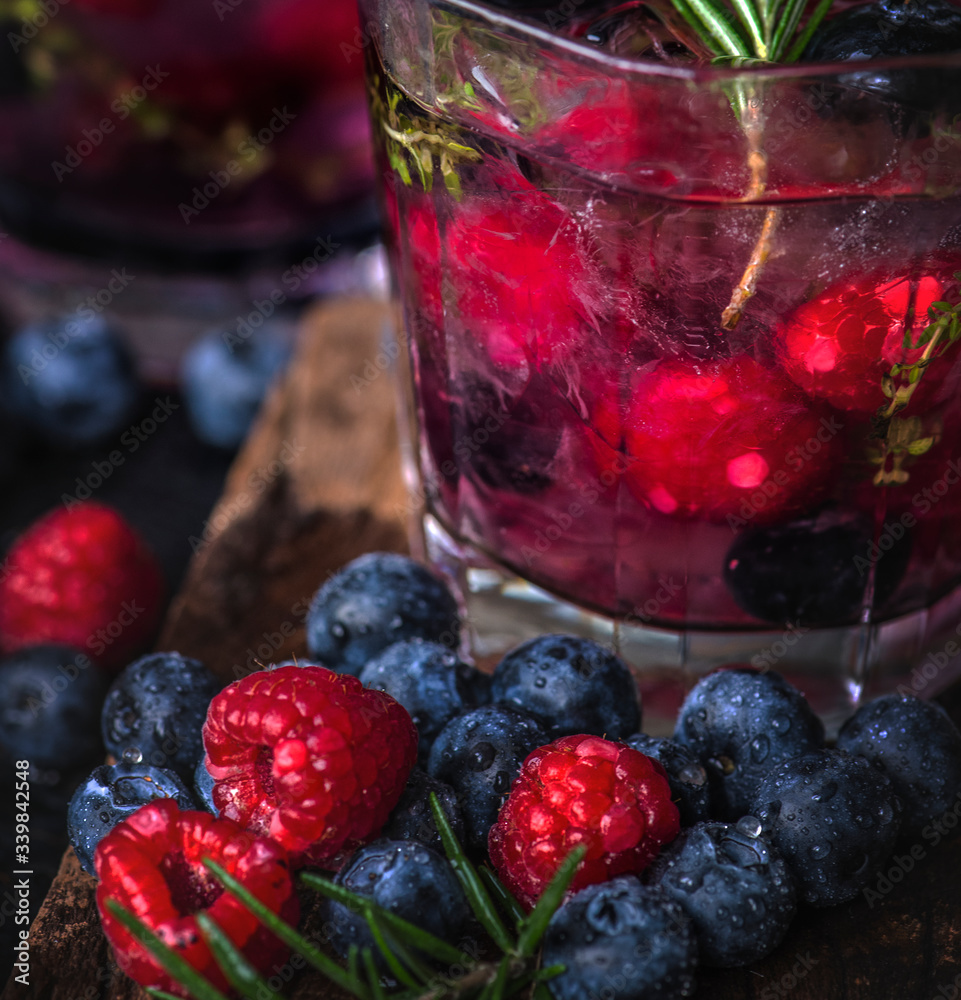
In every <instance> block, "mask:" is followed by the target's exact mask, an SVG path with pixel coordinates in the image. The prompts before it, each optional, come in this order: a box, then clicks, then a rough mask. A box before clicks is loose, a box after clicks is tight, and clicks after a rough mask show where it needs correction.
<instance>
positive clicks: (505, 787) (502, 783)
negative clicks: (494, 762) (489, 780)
mask: <svg viewBox="0 0 961 1000" xmlns="http://www.w3.org/2000/svg"><path fill="white" fill-rule="evenodd" d="M510 789H511V776H510V775H509V774H508V773H507V772H506V771H498V772H497V775H496V776H495V777H494V791H495V792H497V793H498V794H499V795H503V794H504V793H505V792H509V791H510Z"/></svg>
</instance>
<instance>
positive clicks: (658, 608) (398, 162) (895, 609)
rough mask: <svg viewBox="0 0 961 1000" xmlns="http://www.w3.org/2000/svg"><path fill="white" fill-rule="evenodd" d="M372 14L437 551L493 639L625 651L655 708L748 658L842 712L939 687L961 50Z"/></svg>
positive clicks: (947, 642) (568, 17) (945, 643)
mask: <svg viewBox="0 0 961 1000" xmlns="http://www.w3.org/2000/svg"><path fill="white" fill-rule="evenodd" d="M625 6H630V5H625ZM638 7H639V8H640V5H638ZM568 8H569V9H568ZM361 10H362V16H363V18H364V20H365V24H366V28H365V32H366V35H367V37H368V38H369V40H370V44H369V45H368V46H367V49H366V56H367V71H368V87H369V96H370V102H371V108H372V118H373V122H374V132H375V144H376V148H377V155H378V158H379V167H380V177H381V180H382V184H381V190H382V195H383V200H384V206H385V214H386V218H387V226H388V243H389V250H390V254H391V260H392V268H393V274H394V278H395V282H394V284H395V290H396V294H397V296H398V298H399V301H400V305H401V307H402V310H401V311H402V315H403V324H404V331H405V336H406V341H407V344H408V345H409V361H410V376H411V378H410V380H409V390H410V391H409V393H408V395H409V406H408V412H409V417H410V420H409V424H410V431H409V433H410V441H411V447H410V456H411V463H410V464H411V466H412V469H411V472H412V475H413V482H414V499H415V502H418V503H420V504H421V505H422V509H423V517H422V518H421V519H420V520H419V522H418V523H419V526H420V531H419V532H418V535H417V541H418V543H419V544H420V545H421V546H422V551H423V552H424V553H425V554H426V556H427V557H428V558H429V559H430V561H431V562H432V563H433V564H434V565H435V566H437V567H438V568H439V569H440V570H442V571H443V572H444V573H446V574H447V575H448V576H449V577H450V578H451V580H453V581H454V583H455V584H456V586H457V588H458V590H459V593H460V595H461V597H462V599H463V602H464V606H465V613H466V615H467V618H468V621H469V623H470V629H469V633H470V642H471V652H472V654H473V655H474V656H475V657H477V658H480V659H483V658H485V657H492V656H496V655H497V654H499V653H500V652H502V651H503V650H504V649H505V648H507V647H509V646H511V645H513V644H515V643H517V642H519V641H521V640H523V639H525V638H528V637H530V636H532V635H536V634H539V633H541V632H547V631H565V632H570V631H572V632H577V633H580V634H583V635H588V636H592V637H594V638H597V639H600V640H601V641H604V642H607V643H610V644H611V645H612V646H614V648H616V649H617V650H618V651H619V652H620V653H621V654H622V655H623V656H625V658H626V659H627V660H628V661H629V662H630V663H631V664H632V666H633V667H634V668H635V669H636V671H637V677H638V682H639V685H640V688H641V691H642V694H643V695H644V697H645V703H646V706H647V707H646V711H647V717H648V722H649V724H650V726H651V728H653V729H657V728H658V727H659V725H660V726H661V727H663V726H666V725H667V724H668V720H669V719H671V718H672V716H673V713H674V712H675V711H676V709H677V706H678V704H679V701H680V699H681V697H682V696H683V693H684V691H685V690H686V689H688V688H689V687H690V685H691V684H692V683H693V682H694V681H696V679H697V678H698V677H699V676H701V675H702V674H703V673H704V672H706V671H708V670H711V669H713V668H715V667H717V666H720V665H724V664H731V663H747V664H751V665H753V666H755V667H757V668H759V669H762V670H766V669H775V670H777V671H778V672H780V673H782V674H784V675H785V676H787V677H788V678H789V679H790V680H791V681H792V682H794V683H795V684H797V685H798V686H799V687H800V688H801V689H802V690H803V691H804V692H805V693H806V694H807V695H808V697H809V698H810V699H811V700H812V703H813V704H814V705H815V707H816V709H817V710H818V711H819V712H821V713H822V715H823V716H824V717H825V718H826V719H828V721H829V722H830V721H831V720H836V719H838V718H840V717H843V716H844V715H846V714H848V713H850V711H851V710H852V707H853V706H854V705H856V704H857V703H858V702H859V701H860V700H861V699H862V698H865V697H869V696H873V695H875V694H877V693H879V692H881V691H887V690H892V689H895V688H898V687H899V686H900V688H901V689H902V690H910V691H913V692H915V693H919V694H922V695H924V696H930V695H932V694H934V693H936V692H937V691H938V690H940V689H941V688H942V687H944V686H945V685H946V684H947V682H948V681H949V680H950V679H951V678H952V677H953V676H954V674H955V673H956V667H957V665H958V662H959V661H961V658H959V657H958V656H957V653H958V651H959V650H961V639H959V636H958V631H959V628H961V626H959V624H958V623H959V621H961V594H959V591H958V589H957V585H958V583H959V580H961V517H959V515H961V489H959V488H958V485H957V484H958V482H959V478H961V464H959V463H961V398H959V391H958V390H959V380H961V363H959V361H961V346H959V345H958V344H956V342H955V341H956V340H957V338H958V335H959V329H958V316H957V304H958V302H959V299H961V283H959V275H958V274H956V272H959V271H961V199H959V196H958V195H959V189H961V115H958V114H957V109H958V107H959V106H961V104H959V101H958V95H959V93H961V56H959V55H951V56H938V57H930V56H929V57H924V58H911V59H907V58H901V59H893V60H888V61H887V62H884V63H877V64H876V63H872V64H870V66H866V65H865V64H863V63H857V64H851V63H847V64H836V65H834V66H822V65H810V64H807V65H805V64H801V65H791V66H765V67H754V68H750V69H745V68H740V69H738V68H730V67H717V66H709V65H696V64H694V63H685V62H683V61H680V60H678V59H671V58H666V57H665V56H666V55H670V52H669V51H668V48H667V45H666V43H665V41H664V39H663V38H662V37H659V36H658V33H657V29H656V28H653V27H651V22H645V21H644V20H643V17H642V16H641V15H640V14H639V15H638V17H639V20H638V23H639V24H640V25H641V27H639V28H638V29H637V33H636V37H634V38H633V39H632V41H631V46H630V54H629V55H623V54H617V53H612V52H611V51H608V50H605V49H604V48H602V47H599V46H597V45H593V44H591V43H590V41H589V37H590V36H591V32H590V31H585V29H584V27H583V25H584V23H585V18H587V15H586V14H584V12H583V11H582V10H581V9H580V7H579V6H578V5H572V4H569V5H567V6H566V7H565V5H563V4H562V5H559V7H558V8H557V9H555V10H552V11H548V12H546V14H542V15H541V16H540V20H534V19H532V18H520V17H516V16H511V15H509V14H507V13H505V12H504V11H498V10H495V9H493V8H488V7H486V6H483V5H481V4H475V3H469V2H466V0H362V2H361ZM645 25H646V27H645ZM638 53H640V54H638ZM878 81H880V83H879V82H878ZM919 95H923V96H921V97H919Z"/></svg>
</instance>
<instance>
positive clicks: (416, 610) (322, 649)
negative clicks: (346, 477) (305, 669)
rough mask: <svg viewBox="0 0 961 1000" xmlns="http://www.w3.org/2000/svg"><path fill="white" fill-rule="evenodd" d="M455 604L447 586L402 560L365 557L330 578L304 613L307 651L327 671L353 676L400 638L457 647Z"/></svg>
mask: <svg viewBox="0 0 961 1000" xmlns="http://www.w3.org/2000/svg"><path fill="white" fill-rule="evenodd" d="M459 636H460V621H459V620H458V616H457V602H456V601H455V600H454V598H453V595H452V594H451V592H450V590H448V588H447V585H446V584H445V583H444V582H443V581H442V580H441V579H440V578H439V577H437V576H435V575H434V574H433V573H431V572H430V570H428V569H425V568H424V567H423V566H421V565H420V564H419V563H416V562H414V560H413V559H409V558H408V557H407V556H401V555H397V554H395V553H393V552H368V553H367V554H366V555H362V556H360V557H358V558H357V559H354V560H353V562H350V563H348V564H347V565H346V566H345V567H344V568H343V569H341V570H340V571H339V572H338V573H336V574H335V575H334V576H332V577H331V578H330V579H329V580H328V581H327V582H326V583H325V584H324V585H323V586H322V587H321V588H320V590H318V591H317V593H316V594H315V595H314V598H313V600H312V601H311V604H310V610H309V611H308V612H307V648H308V650H309V652H310V655H311V656H314V657H317V659H318V660H319V661H320V662H321V663H322V664H323V665H324V666H325V667H329V668H330V669H331V670H337V671H339V672H341V673H346V674H353V675H354V676H355V677H356V676H357V675H359V674H360V672H361V670H363V669H364V666H365V665H366V664H367V662H368V661H369V660H371V659H372V658H373V657H375V656H376V655H377V654H378V653H380V652H381V651H383V650H384V649H386V648H387V647H388V646H392V645H393V644H394V643H395V642H400V641H402V640H404V639H428V640H431V641H432V642H439V643H441V644H442V645H444V646H449V647H450V648H451V649H456V648H457V643H458V638H459Z"/></svg>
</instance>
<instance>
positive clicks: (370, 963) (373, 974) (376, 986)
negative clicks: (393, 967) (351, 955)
mask: <svg viewBox="0 0 961 1000" xmlns="http://www.w3.org/2000/svg"><path fill="white" fill-rule="evenodd" d="M360 955H361V958H362V960H363V963H364V969H365V971H366V972H367V982H368V983H369V984H370V995H371V997H372V1000H387V994H386V993H385V992H384V987H383V986H381V984H380V973H379V972H378V971H377V966H376V965H375V964H374V956H373V955H372V954H371V951H370V948H364V949H363V950H362V951H361V953H360Z"/></svg>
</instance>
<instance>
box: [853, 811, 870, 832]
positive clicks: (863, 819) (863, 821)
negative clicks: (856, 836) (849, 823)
mask: <svg viewBox="0 0 961 1000" xmlns="http://www.w3.org/2000/svg"><path fill="white" fill-rule="evenodd" d="M854 822H855V823H857V825H858V826H860V827H861V828H862V829H864V830H870V829H871V827H872V826H874V817H873V816H871V815H869V814H868V813H858V814H857V816H855V817H854Z"/></svg>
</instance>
